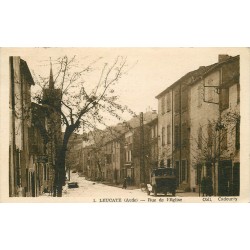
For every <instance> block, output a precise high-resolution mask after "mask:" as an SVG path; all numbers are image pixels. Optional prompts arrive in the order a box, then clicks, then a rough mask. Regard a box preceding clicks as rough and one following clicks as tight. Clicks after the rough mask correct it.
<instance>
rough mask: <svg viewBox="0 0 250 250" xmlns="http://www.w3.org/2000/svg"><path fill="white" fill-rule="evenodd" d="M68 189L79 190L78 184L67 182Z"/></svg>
mask: <svg viewBox="0 0 250 250" xmlns="http://www.w3.org/2000/svg"><path fill="white" fill-rule="evenodd" d="M68 188H79V185H78V182H69V183H68Z"/></svg>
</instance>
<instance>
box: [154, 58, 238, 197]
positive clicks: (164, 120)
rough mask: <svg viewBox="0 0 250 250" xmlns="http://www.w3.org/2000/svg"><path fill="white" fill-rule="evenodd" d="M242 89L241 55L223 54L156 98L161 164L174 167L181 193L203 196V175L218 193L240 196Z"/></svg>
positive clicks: (185, 76)
mask: <svg viewBox="0 0 250 250" xmlns="http://www.w3.org/2000/svg"><path fill="white" fill-rule="evenodd" d="M239 86H240V84H239V56H236V57H230V56H228V55H219V58H218V62H216V63H214V64H212V65H209V66H201V67H199V68H198V69H197V70H194V71H191V72H189V73H187V74H186V75H184V76H183V77H182V78H180V79H179V80H178V81H176V82H175V83H173V84H172V85H171V86H169V87H168V88H167V89H166V90H164V91H163V92H161V93H160V94H159V95H157V96H156V98H157V99H158V107H159V115H158V130H159V136H160V140H159V143H158V147H159V166H161V165H162V166H166V167H174V168H176V173H177V178H178V188H179V189H182V190H186V191H196V192H199V191H200V188H201V180H202V178H203V177H204V178H208V179H209V180H211V183H212V184H211V185H212V189H213V194H214V195H237V194H239V187H240V183H239V182H240V181H239V180H240V178H239V175H240V170H239V169H240V160H239V147H240V142H239V139H240V136H239V133H240V108H239V104H240V92H239V91H240V87H239ZM229 131H230V132H229Z"/></svg>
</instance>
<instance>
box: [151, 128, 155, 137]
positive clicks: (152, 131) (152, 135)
mask: <svg viewBox="0 0 250 250" xmlns="http://www.w3.org/2000/svg"><path fill="white" fill-rule="evenodd" d="M154 137H155V128H154V127H152V128H151V138H154Z"/></svg>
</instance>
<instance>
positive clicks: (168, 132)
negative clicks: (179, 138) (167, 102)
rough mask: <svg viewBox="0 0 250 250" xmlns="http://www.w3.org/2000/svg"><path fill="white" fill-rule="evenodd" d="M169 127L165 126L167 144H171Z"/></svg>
mask: <svg viewBox="0 0 250 250" xmlns="http://www.w3.org/2000/svg"><path fill="white" fill-rule="evenodd" d="M170 129H171V127H170V125H168V126H167V144H170V143H171V131H170Z"/></svg>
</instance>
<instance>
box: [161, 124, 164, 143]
mask: <svg viewBox="0 0 250 250" xmlns="http://www.w3.org/2000/svg"><path fill="white" fill-rule="evenodd" d="M161 138H162V146H165V128H164V127H163V128H162V136H161Z"/></svg>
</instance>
